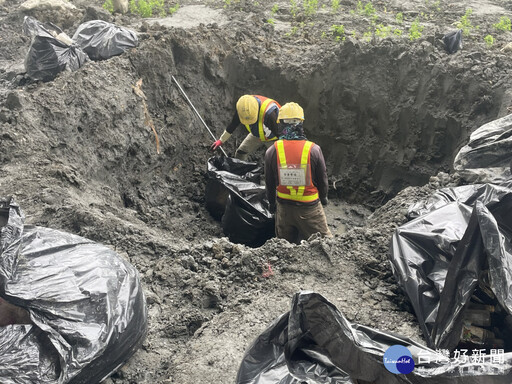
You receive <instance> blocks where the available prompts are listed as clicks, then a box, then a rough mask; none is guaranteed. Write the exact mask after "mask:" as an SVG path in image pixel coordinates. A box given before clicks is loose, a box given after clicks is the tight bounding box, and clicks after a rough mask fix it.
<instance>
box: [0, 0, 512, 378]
mask: <svg viewBox="0 0 512 384" xmlns="http://www.w3.org/2000/svg"><path fill="white" fill-rule="evenodd" d="M190 3H191V4H192V5H193V6H197V4H193V3H194V2H190ZM221 3H222V2H221ZM7 4H10V5H11V6H12V7H15V6H16V5H17V4H19V3H17V2H15V1H11V2H10V3H7ZM0 5H1V3H0ZM78 5H79V6H80V7H81V8H80V9H83V13H82V14H81V15H82V16H81V17H82V18H77V19H76V20H75V24H74V27H73V28H76V26H77V25H78V24H79V23H80V22H83V21H85V20H86V19H87V17H89V16H88V15H89V14H93V13H92V11H91V10H90V9H87V7H86V4H78ZM217 5H218V6H217V7H213V8H212V10H211V12H214V13H213V14H214V15H217V14H219V15H220V14H221V15H222V18H221V17H218V18H216V19H215V20H212V21H211V22H206V21H203V19H202V18H201V20H202V22H203V24H200V25H196V24H194V23H193V22H190V12H191V9H188V10H187V8H186V2H185V4H184V6H183V7H182V10H181V11H180V12H183V13H182V15H183V16H182V18H181V19H180V13H179V12H178V13H177V14H176V15H175V16H173V18H175V20H176V24H173V23H172V18H171V19H170V20H167V21H165V22H164V21H158V20H156V21H155V20H149V21H141V20H140V19H131V18H128V17H126V16H125V17H122V16H118V17H117V18H115V19H110V20H111V21H114V22H117V23H120V24H124V25H126V26H131V27H132V28H134V29H136V30H137V32H138V33H139V39H140V46H139V47H138V48H137V49H134V50H131V51H129V52H126V53H125V54H123V55H121V56H118V57H115V58H112V59H110V60H107V61H102V62H89V63H87V64H86V65H85V66H84V67H82V68H80V69H79V70H78V71H76V72H73V73H71V72H64V73H61V74H60V75H59V76H58V77H57V78H56V79H55V80H54V81H52V82H48V83H30V82H27V79H26V78H24V77H23V76H22V75H21V74H20V73H21V72H22V63H23V59H24V55H25V54H26V51H27V50H28V46H29V43H30V42H29V39H28V38H26V37H24V36H22V35H21V32H20V30H21V28H20V26H21V23H22V20H23V15H22V14H21V13H17V12H12V11H10V12H6V11H5V12H3V13H1V20H2V23H1V24H0V25H1V28H0V30H1V32H2V41H3V42H4V43H5V44H3V46H2V47H0V51H1V52H3V53H4V55H3V58H2V60H0V67H1V71H0V80H1V81H0V85H1V89H0V103H1V104H0V124H1V141H0V165H1V168H0V193H1V194H2V195H14V196H15V197H16V201H17V202H18V203H19V204H20V206H21V207H22V209H23V210H24V212H25V214H26V216H27V222H28V223H33V224H37V225H41V226H47V227H52V228H57V229H62V230H65V231H69V232H72V233H75V234H78V235H81V236H84V237H87V238H90V239H92V240H95V241H98V242H102V243H104V244H106V245H108V246H110V247H112V248H114V249H115V250H116V251H117V252H119V254H121V255H122V256H123V257H125V258H126V259H128V260H129V261H130V262H131V263H132V264H133V265H135V266H136V267H137V269H138V271H139V272H140V276H141V279H142V283H143V286H144V290H145V293H146V296H147V303H148V309H149V334H148V337H147V339H146V341H145V343H144V345H143V348H142V349H141V350H139V351H138V352H137V353H136V354H135V355H134V356H133V358H132V359H131V360H130V361H129V362H128V363H127V364H126V365H125V366H124V367H123V368H122V369H121V370H119V371H118V372H117V373H115V374H114V375H113V376H112V377H111V378H109V379H107V380H106V383H116V384H119V383H123V384H125V383H126V384H127V383H180V384H189V383H190V384H192V383H198V382H209V383H232V382H233V381H234V379H235V376H236V372H237V369H238V365H239V362H240V360H241V358H242V355H243V352H244V350H245V349H246V348H247V346H248V345H249V344H250V342H251V341H252V340H253V339H254V338H255V337H256V336H257V335H258V334H259V333H260V332H261V331H262V330H263V329H264V328H265V327H266V326H267V325H268V324H269V323H270V322H271V321H272V320H273V319H275V318H276V317H277V316H278V315H280V314H281V313H283V312H285V311H287V310H288V307H289V301H290V299H291V296H292V295H293V293H295V292H297V291H299V290H301V289H311V290H315V291H318V292H319V293H321V294H323V295H325V296H326V297H327V298H328V299H330V300H331V301H333V302H334V303H335V304H336V305H337V306H338V308H339V309H340V310H341V311H342V313H344V314H345V315H346V316H347V317H348V318H349V320H351V321H354V322H359V323H362V324H365V325H368V326H373V327H376V328H379V329H382V330H389V331H394V332H397V333H401V334H404V335H406V336H409V337H411V338H413V339H416V340H419V341H421V335H420V331H419V328H418V326H417V324H416V322H415V318H414V315H413V314H412V313H411V311H410V307H409V306H408V304H407V299H406V298H405V297H404V296H403V294H402V293H401V290H400V288H399V287H398V286H397V284H396V282H395V280H394V278H393V277H392V273H391V270H390V267H389V264H388V262H387V254H388V252H389V240H390V238H391V234H392V233H393V231H394V229H395V228H396V226H398V225H400V224H402V223H403V222H405V216H404V215H405V213H406V211H407V208H408V207H409V205H410V204H411V203H412V202H415V201H417V200H419V199H421V198H424V197H426V196H427V195H428V194H429V193H431V192H433V191H434V190H435V189H436V188H438V187H440V186H444V185H456V184H458V183H460V182H461V180H459V179H458V178H457V175H447V174H446V173H449V172H450V169H451V163H452V161H453V157H454V155H455V153H456V152H457V150H458V149H459V148H460V147H461V146H462V145H463V144H465V143H466V141H467V138H468V136H469V134H470V132H471V131H473V130H474V129H476V128H478V127H479V126H481V125H482V124H484V123H486V122H488V121H491V120H494V119H495V118H497V117H499V116H502V115H504V114H506V111H507V108H508V107H509V106H510V95H509V94H508V93H507V88H508V87H509V84H510V82H509V81H510V73H511V72H510V64H509V63H510V57H509V56H507V54H506V53H501V52H500V51H495V52H493V53H492V54H491V53H489V52H486V51H484V50H483V49H482V48H481V47H480V46H478V45H474V46H470V49H469V50H463V51H461V52H459V53H457V54H455V55H448V54H447V53H446V51H445V50H444V48H443V46H442V44H441V43H440V41H439V37H440V36H439V34H437V35H436V34H433V35H432V36H431V37H425V38H423V39H421V40H419V41H417V42H415V43H411V42H409V41H407V40H404V39H402V40H393V39H383V40H377V41H372V42H367V41H361V40H358V39H351V38H348V39H347V40H346V41H345V42H343V44H340V43H334V42H332V41H326V40H322V39H313V38H311V39H309V40H308V38H307V37H302V38H301V39H297V40H296V41H294V40H293V39H290V38H283V34H282V33H281V32H280V31H281V29H280V28H283V29H284V30H289V29H287V28H289V26H288V24H287V23H289V20H287V19H286V17H284V16H282V18H281V19H282V20H278V23H277V24H276V26H275V27H273V28H272V27H270V26H269V25H267V24H265V23H263V22H262V21H261V20H262V18H261V15H259V14H258V13H257V12H256V10H254V9H250V12H249V13H248V14H247V13H244V10H243V9H234V10H230V9H228V10H226V9H224V10H223V8H222V6H221V5H222V4H220V5H219V4H217ZM2 9H4V10H7V7H6V6H5V4H4V7H3V8H2ZM86 9H87V11H86ZM95 10H96V14H94V15H95V16H97V15H98V14H99V15H103V16H105V15H104V13H101V11H100V10H98V9H96V8H95ZM500 10H501V8H500ZM194 12H198V11H197V9H196V10H195V11H194ZM194 12H192V14H193V13H194ZM217 12H219V13H217ZM247 15H249V16H247ZM283 15H284V14H283ZM105 17H107V16H105ZM224 18H225V19H224ZM179 20H181V21H179ZM329 20H330V19H329ZM180 23H181V24H180ZM280 23H281V24H280ZM329 23H332V22H331V21H327V25H329ZM73 28H71V27H70V29H69V34H70V35H72V33H73V31H74V29H73ZM318 28H319V27H318ZM20 68H21V69H20ZM171 75H173V76H175V77H176V79H177V80H178V81H179V82H180V84H181V86H182V87H183V88H184V90H185V92H186V93H187V94H188V96H189V98H190V99H191V100H192V102H193V103H194V105H195V107H196V108H197V110H198V111H199V112H200V114H201V115H202V117H203V118H204V120H205V121H206V123H207V124H208V125H209V126H210V128H211V129H212V130H213V131H214V132H215V134H216V135H217V136H218V135H220V133H222V130H223V129H224V128H225V126H226V125H227V124H228V122H229V121H230V119H231V116H232V114H233V111H234V110H233V108H234V104H235V102H236V100H237V98H238V97H239V96H240V95H242V94H244V93H254V94H262V95H267V96H270V97H273V98H275V99H276V100H278V101H279V102H280V103H282V104H283V103H285V102H288V101H295V102H298V103H299V104H301V105H302V106H303V107H304V110H305V116H306V121H305V130H306V133H307V135H308V138H309V139H310V140H312V141H315V142H316V143H318V144H319V145H320V146H321V147H322V149H323V152H324V155H325V158H326V161H327V168H328V174H329V180H330V185H331V188H330V192H329V197H330V204H329V205H328V206H327V208H326V213H327V216H328V222H329V225H330V227H331V229H332V230H333V233H335V235H336V236H335V237H334V238H333V239H327V240H320V239H313V240H312V241H309V242H304V243H303V244H301V245H299V246H295V245H291V244H289V243H287V242H286V241H282V240H278V239H271V240H269V241H267V243H266V244H264V245H263V246H262V247H259V248H249V247H246V246H243V245H240V244H233V243H231V242H229V241H228V240H227V239H226V238H223V233H222V228H221V226H220V223H219V222H217V221H215V220H213V219H212V218H211V216H210V215H209V213H208V212H207V211H206V209H205V207H204V191H205V185H206V181H207V179H206V162H207V159H208V157H209V156H211V155H212V154H211V153H209V152H208V148H209V146H210V144H211V142H212V139H211V137H210V136H209V135H208V133H207V132H206V130H205V129H204V128H203V127H202V125H201V123H200V122H199V121H198V119H197V118H196V117H195V115H194V113H193V111H192V109H191V108H190V106H189V105H188V104H187V103H186V101H185V100H184V99H183V97H182V96H181V94H180V93H179V91H178V89H177V88H176V86H175V85H174V84H173V83H172V81H171ZM139 79H142V87H141V89H142V91H143V92H144V95H145V103H146V105H147V108H148V112H149V115H150V117H151V119H152V121H153V123H154V126H155V129H156V131H157V133H158V136H159V140H160V154H158V153H157V150H156V143H155V137H154V135H153V132H152V130H151V128H150V127H149V126H148V125H146V124H145V122H144V121H145V116H144V106H143V99H142V98H141V97H140V96H138V95H137V94H136V93H134V89H133V87H134V86H135V85H136V82H137V81H138V80H139ZM244 136H245V134H244V132H243V130H242V129H241V128H239V130H238V132H237V133H236V134H235V135H234V136H233V137H232V138H231V139H230V141H229V142H228V143H227V145H226V146H225V149H226V151H227V152H228V153H230V154H233V153H234V150H235V148H236V146H237V145H238V144H239V143H240V141H241V140H242V139H243V138H244ZM262 158H263V149H261V150H260V151H259V152H257V153H256V154H254V156H253V157H252V159H253V160H254V161H259V162H261V161H262ZM441 171H442V172H446V173H440V174H439V175H438V176H437V177H432V176H433V175H437V174H438V172H441ZM429 181H430V182H429ZM422 185H424V186H423V187H410V186H422ZM400 191H401V192H400ZM399 192H400V193H399ZM397 194H398V195H397ZM372 212H373V213H372ZM269 265H270V266H271V268H272V271H273V275H271V276H270V277H263V274H264V272H268V266H269Z"/></svg>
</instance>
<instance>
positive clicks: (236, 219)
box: [205, 157, 274, 246]
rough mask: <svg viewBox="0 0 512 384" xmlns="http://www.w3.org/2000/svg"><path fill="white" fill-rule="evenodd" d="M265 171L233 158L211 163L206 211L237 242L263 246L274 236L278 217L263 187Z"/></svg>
mask: <svg viewBox="0 0 512 384" xmlns="http://www.w3.org/2000/svg"><path fill="white" fill-rule="evenodd" d="M262 172H263V170H262V168H261V167H258V165H257V164H256V163H251V162H246V161H242V160H238V159H234V158H230V157H212V158H210V159H209V160H208V183H207V185H206V191H205V200H206V209H207V210H208V211H209V212H210V213H211V215H212V216H213V217H215V218H216V219H220V220H221V221H222V228H223V230H224V234H225V235H226V236H228V237H229V239H230V240H231V241H233V242H236V243H242V244H246V245H249V246H259V245H261V244H263V243H264V242H265V241H267V240H268V239H269V238H271V237H273V236H274V217H273V215H272V213H271V212H270V211H269V203H268V200H267V198H266V193H265V187H264V186H262V185H260V184H259V182H260V178H261V174H262Z"/></svg>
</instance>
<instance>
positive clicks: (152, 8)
mask: <svg viewBox="0 0 512 384" xmlns="http://www.w3.org/2000/svg"><path fill="white" fill-rule="evenodd" d="M129 9H130V13H132V14H134V15H139V16H141V17H151V16H162V17H163V16H165V15H166V14H167V13H166V12H165V8H164V0H148V1H146V0H130V8H129Z"/></svg>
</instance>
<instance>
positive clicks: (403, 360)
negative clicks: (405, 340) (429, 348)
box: [383, 345, 414, 375]
mask: <svg viewBox="0 0 512 384" xmlns="http://www.w3.org/2000/svg"><path fill="white" fill-rule="evenodd" d="M383 361H384V366H385V367H386V369H387V370H388V371H389V372H391V373H395V374H397V375H398V374H400V373H403V374H408V373H411V372H412V371H413V370H414V360H413V359H412V355H411V352H410V351H409V350H408V349H407V348H406V347H404V346H403V345H392V346H391V347H389V348H388V349H387V350H386V352H385V353H384V358H383Z"/></svg>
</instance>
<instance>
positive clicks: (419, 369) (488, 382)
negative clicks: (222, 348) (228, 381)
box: [236, 292, 512, 384]
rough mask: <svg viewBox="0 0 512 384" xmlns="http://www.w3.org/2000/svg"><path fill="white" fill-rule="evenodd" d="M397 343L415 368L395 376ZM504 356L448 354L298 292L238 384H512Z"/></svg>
mask: <svg viewBox="0 0 512 384" xmlns="http://www.w3.org/2000/svg"><path fill="white" fill-rule="evenodd" d="M395 345H401V346H404V347H406V348H407V349H408V350H409V352H410V356H411V357H412V359H413V361H414V365H415V367H414V369H413V370H412V372H410V373H408V374H394V373H392V372H390V371H389V370H388V369H387V368H386V366H385V365H384V359H383V357H384V354H385V353H386V351H387V350H388V348H390V347H391V346H395ZM500 358H501V359H502V360H503V361H500V362H499V363H498V362H490V359H487V360H486V361H485V362H484V361H472V360H470V359H462V358H460V357H457V358H454V357H451V358H450V357H448V356H446V355H445V354H443V353H442V352H441V351H434V350H432V349H428V348H427V347H425V346H423V345H421V344H419V343H416V342H414V341H413V340H410V339H409V338H406V337H403V336H400V335H396V334H391V333H386V332H381V331H379V330H376V329H373V328H370V327H366V326H363V325H359V324H352V323H350V322H349V321H348V320H347V319H346V318H345V317H344V316H343V315H342V314H341V313H340V312H339V311H338V310H337V308H336V307H335V306H334V305H333V304H332V303H330V302H329V301H327V300H326V299H325V298H324V297H323V296H321V295H320V294H318V293H314V292H300V293H297V294H295V296H294V297H293V300H292V308H291V310H290V312H288V313H286V314H284V315H282V316H281V317H280V318H278V319H277V320H276V321H275V322H274V323H273V324H271V325H270V326H269V327H268V328H267V329H266V330H265V331H264V332H263V333H262V334H261V335H260V336H259V337H258V338H257V339H256V340H255V341H254V342H253V343H252V345H251V346H250V347H249V348H248V350H247V351H246V353H245V355H244V357H243V359H242V362H241V364H240V368H239V370H238V375H237V379H236V383H237V384H275V383H279V384H299V383H308V384H348V383H353V384H356V383H372V384H398V383H409V384H416V383H417V384H420V383H432V384H445V383H446V384H448V383H457V384H467V383H472V384H497V383H500V384H501V383H503V384H505V383H510V382H511V380H512V353H503V354H502V355H501V357H500ZM356 380H357V381H356Z"/></svg>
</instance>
